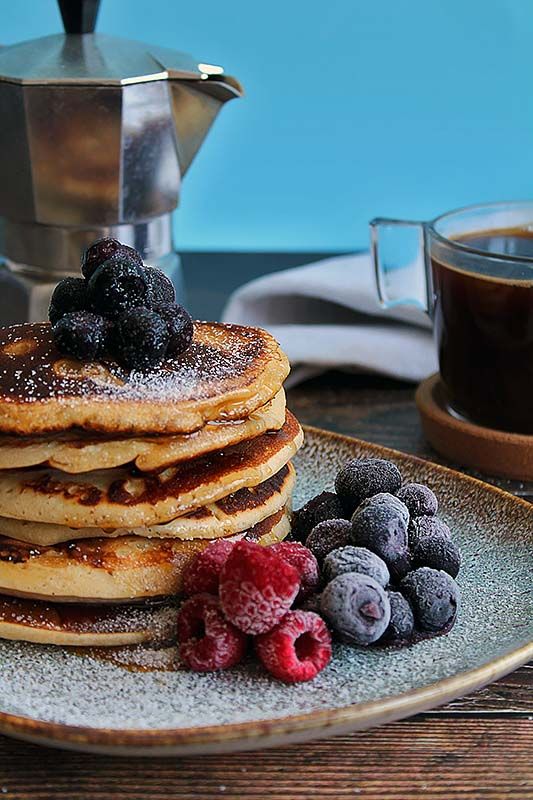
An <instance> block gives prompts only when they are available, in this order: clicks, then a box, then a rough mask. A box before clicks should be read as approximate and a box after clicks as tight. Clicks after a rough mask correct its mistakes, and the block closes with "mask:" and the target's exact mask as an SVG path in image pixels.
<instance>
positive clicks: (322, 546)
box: [305, 519, 352, 561]
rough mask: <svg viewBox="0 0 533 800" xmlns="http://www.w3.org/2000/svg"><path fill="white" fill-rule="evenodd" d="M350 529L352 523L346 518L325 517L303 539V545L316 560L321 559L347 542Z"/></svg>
mask: <svg viewBox="0 0 533 800" xmlns="http://www.w3.org/2000/svg"><path fill="white" fill-rule="evenodd" d="M351 531H352V523H351V522H350V521H349V520H347V519H326V520H324V522H319V523H318V525H315V527H314V528H313V530H312V531H311V533H310V534H309V536H308V537H307V539H306V540H305V546H306V547H308V548H309V550H310V551H311V552H312V553H313V554H314V555H315V557H316V558H317V560H318V561H323V560H324V559H325V558H326V556H327V555H328V553H331V551H332V550H337V548H338V547H344V545H346V544H348V542H349V541H350V534H351Z"/></svg>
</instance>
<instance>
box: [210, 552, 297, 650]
mask: <svg viewBox="0 0 533 800" xmlns="http://www.w3.org/2000/svg"><path fill="white" fill-rule="evenodd" d="M299 589H300V577H299V575H298V570H296V569H295V568H294V567H293V566H292V565H291V564H289V563H288V562H287V561H284V560H283V559H282V558H280V557H279V556H277V555H276V554H275V553H273V552H272V551H271V549H270V548H269V547H262V546H261V545H259V544H255V543H254V542H243V541H241V542H238V543H237V544H236V545H235V547H234V548H233V550H232V551H231V553H230V555H229V557H228V559H227V561H226V563H225V564H224V566H223V567H222V572H221V574H220V588H219V592H220V604H221V606H222V610H223V611H224V614H225V615H226V617H227V618H228V619H229V621H230V622H232V623H233V625H235V626H236V627H237V628H239V630H241V631H244V633H251V634H256V633H266V632H267V631H270V630H272V628H273V627H274V626H275V625H277V623H278V622H279V621H280V619H281V618H282V617H284V616H285V614H286V612H287V611H288V610H289V608H290V607H291V605H292V604H293V602H294V599H295V597H296V595H297V594H298V591H299Z"/></svg>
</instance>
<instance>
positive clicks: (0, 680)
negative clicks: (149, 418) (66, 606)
mask: <svg viewBox="0 0 533 800" xmlns="http://www.w3.org/2000/svg"><path fill="white" fill-rule="evenodd" d="M361 455H375V450H373V448H372V447H371V446H366V445H359V444H357V443H351V442H349V441H348V440H335V439H333V438H330V437H327V436H322V435H316V434H308V442H307V446H306V447H305V448H304V450H303V451H301V453H300V455H299V456H298V457H297V458H296V467H297V470H298V477H299V483H298V491H297V497H296V500H295V505H296V507H297V506H298V505H299V504H300V503H301V502H303V501H304V500H305V499H308V498H309V497H311V496H312V495H313V494H316V493H317V492H318V491H319V490H322V489H324V488H327V486H328V484H331V480H332V477H333V475H334V472H335V470H336V468H337V467H338V466H339V465H340V464H341V463H342V462H343V461H345V460H346V459H347V458H349V457H354V456H361ZM396 460H397V462H398V464H399V466H400V468H401V469H402V471H403V474H404V478H405V479H406V480H415V479H417V480H419V481H421V482H425V483H428V485H430V486H431V488H433V489H434V490H435V491H436V493H437V494H438V496H439V500H440V502H441V508H442V510H443V516H444V518H445V520H446V522H447V523H448V524H449V525H450V526H451V527H452V530H453V532H454V536H455V538H456V539H457V541H458V543H459V544H460V546H461V548H462V551H463V566H462V569H461V573H460V580H459V583H460V585H461V590H462V596H463V604H462V608H461V611H460V616H459V621H458V623H457V625H456V626H455V628H454V629H453V630H452V631H451V633H450V634H449V635H447V636H442V637H437V638H435V639H431V640H428V641H423V642H420V643H419V644H417V645H415V646H413V647H411V648H405V649H403V650H391V649H387V648H383V649H380V648H376V649H368V650H364V649H361V648H359V649H358V648H350V647H345V646H337V647H336V648H335V653H334V657H333V660H332V662H331V664H330V665H329V666H328V667H327V668H326V669H325V670H324V671H323V672H322V673H320V674H319V675H318V676H317V678H315V680H314V681H312V682H310V683H304V684H298V685H295V686H286V685H284V684H281V683H278V682H277V681H275V680H273V679H271V678H270V677H268V675H266V674H265V673H264V671H263V670H262V668H261V667H260V665H258V664H257V663H255V662H253V661H249V662H247V663H245V664H243V665H241V666H239V667H237V668H235V669H232V670H229V671H227V672H222V673H214V674H213V673H206V674H201V673H193V672H189V671H186V670H177V671H165V670H164V669H158V665H157V662H156V661H155V663H154V659H155V660H157V657H163V651H159V656H157V655H156V651H153V652H152V653H150V651H146V650H145V651H137V655H138V657H139V659H140V661H141V662H143V663H141V664H139V667H140V669H141V670H142V669H145V668H147V667H149V668H150V669H152V668H154V666H155V671H148V672H144V671H134V672H132V671H129V670H127V669H124V668H123V666H120V665H118V664H116V663H111V662H110V661H103V660H101V659H100V658H97V657H91V656H90V655H84V656H83V657H79V656H78V655H76V654H74V653H72V652H69V651H68V650H66V649H55V648H53V647H42V646H37V645H29V644H24V643H13V642H0V664H1V667H0V710H1V711H6V712H10V713H12V714H20V715H25V716H28V717H32V718H36V719H41V720H49V721H56V722H62V723H67V724H71V725H85V726H90V727H94V728H100V727H110V728H116V729H162V728H180V727H187V728H189V727H203V726H206V725H212V724H225V723H237V722H247V721H257V720H267V719H274V718H284V717H287V716H290V715H293V714H305V713H308V712H311V711H314V710H318V709H331V708H336V707H341V706H346V705H350V704H352V703H362V702H367V701H373V700H378V699H381V698H385V697H389V696H392V695H397V694H401V693H403V692H405V691H408V690H409V689H416V688H420V687H423V686H427V685H429V684H432V683H434V682H435V681H438V680H440V679H442V678H445V677H448V676H452V675H455V674H457V673H459V672H462V671H465V670H468V669H472V668H475V667H478V666H481V665H482V664H486V663H487V662H489V661H491V660H493V659H494V658H497V657H498V656H500V655H502V654H504V653H506V652H509V651H510V650H513V649H516V648H518V647H519V646H520V645H522V644H525V643H527V642H528V641H529V640H530V639H531V637H532V635H533V631H532V629H531V620H532V619H533V613H532V611H533V609H532V598H531V580H530V568H531V555H530V554H531V541H530V540H531V538H532V535H533V508H531V509H529V508H528V507H527V506H526V505H521V504H519V503H518V501H515V500H514V499H513V498H509V500H506V499H505V497H504V496H503V495H496V494H494V493H492V492H491V491H490V490H489V489H487V488H485V487H482V486H477V485H476V484H473V483H471V482H466V481H461V480H460V479H458V478H457V477H455V476H454V475H453V474H452V473H446V472H440V471H435V469H434V468H433V467H432V466H431V465H429V464H419V463H417V462H414V461H410V460H409V458H408V457H400V456H398V458H397V459H396ZM528 540H529V541H528ZM167 655H168V653H167ZM165 657H166V656H165ZM143 659H144V661H143ZM146 659H148V661H147V660H146Z"/></svg>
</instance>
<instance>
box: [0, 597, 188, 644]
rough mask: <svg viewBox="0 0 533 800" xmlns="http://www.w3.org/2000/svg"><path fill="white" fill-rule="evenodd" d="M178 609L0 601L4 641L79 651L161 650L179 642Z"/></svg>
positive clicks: (0, 631)
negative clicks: (152, 647)
mask: <svg viewBox="0 0 533 800" xmlns="http://www.w3.org/2000/svg"><path fill="white" fill-rule="evenodd" d="M177 617H178V614H177V609H176V606H175V605H172V604H169V603H166V604H154V605H149V604H147V605H136V606H127V605H120V606H111V605H106V606H98V605H90V606H88V605H76V604H74V603H45V602H43V601H41V600H27V599H25V598H21V597H7V596H6V595H3V596H0V639H12V640H17V641H23V642H34V643H36V644H54V645H67V646H68V645H70V646H76V647H114V646H117V645H118V646H123V645H131V644H144V643H147V642H149V643H150V644H154V645H158V644H165V643H166V642H171V641H174V640H175V638H176V633H177V631H176V627H177Z"/></svg>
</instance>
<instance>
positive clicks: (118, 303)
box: [48, 239, 194, 370]
mask: <svg viewBox="0 0 533 800" xmlns="http://www.w3.org/2000/svg"><path fill="white" fill-rule="evenodd" d="M81 271H82V274H83V278H65V279H64V280H62V281H60V282H59V283H58V285H57V286H56V288H55V290H54V293H53V295H52V300H51V302H50V308H49V312H48V318H49V320H50V322H51V323H52V326H53V327H52V331H53V336H54V341H55V344H56V346H57V348H58V349H59V350H60V351H61V352H62V353H64V354H65V355H69V356H73V357H74V358H77V359H79V360H81V361H92V360H94V359H97V358H101V357H103V356H106V355H107V356H110V357H112V358H114V359H115V360H116V361H118V362H119V363H120V364H121V365H122V366H123V367H125V368H126V369H128V370H133V369H139V370H142V369H149V368H150V367H155V366H157V365H158V364H160V363H161V362H162V360H163V359H164V358H165V357H166V356H176V355H179V354H180V353H183V352H184V351H185V350H187V348H188V347H189V345H190V343H191V340H192V337H193V331H194V326H193V321H192V319H191V316H190V314H189V313H188V312H187V311H186V310H185V309H184V308H183V307H182V306H180V305H177V304H176V294H175V291H174V287H173V285H172V282H171V281H170V280H169V278H167V276H166V275H165V274H164V273H163V272H161V270H159V269H156V268H155V267H149V266H146V265H145V264H143V261H142V258H141V256H140V254H139V253H138V252H137V251H136V250H134V249H133V248H132V247H128V246H127V245H125V244H122V243H121V242H119V241H117V239H100V240H99V241H97V242H95V243H94V244H93V245H91V247H89V248H88V250H86V251H85V254H84V256H83V259H82V264H81Z"/></svg>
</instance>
